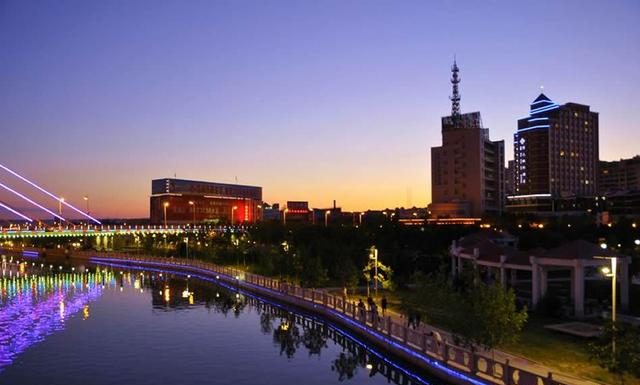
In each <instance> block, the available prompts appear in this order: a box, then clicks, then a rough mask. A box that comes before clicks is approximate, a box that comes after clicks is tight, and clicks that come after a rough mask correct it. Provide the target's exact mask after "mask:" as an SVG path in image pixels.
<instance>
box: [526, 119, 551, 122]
mask: <svg viewBox="0 0 640 385" xmlns="http://www.w3.org/2000/svg"><path fill="white" fill-rule="evenodd" d="M541 120H549V118H533V119H529V121H530V122H538V121H541Z"/></svg>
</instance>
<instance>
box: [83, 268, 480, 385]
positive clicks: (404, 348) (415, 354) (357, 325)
mask: <svg viewBox="0 0 640 385" xmlns="http://www.w3.org/2000/svg"><path fill="white" fill-rule="evenodd" d="M90 261H91V262H93V263H96V264H102V265H107V266H114V267H122V268H130V269H136V270H150V271H154V270H156V271H158V272H171V273H174V274H176V275H181V276H187V275H188V274H187V273H185V272H181V271H179V270H177V271H176V270H164V271H160V270H158V269H152V268H145V267H143V266H132V265H129V264H122V262H129V263H138V264H141V265H144V264H152V265H157V266H163V267H165V268H176V267H180V268H186V269H189V270H193V271H199V272H202V273H203V274H217V275H219V276H221V277H226V279H228V280H231V281H237V280H236V279H235V277H231V276H229V275H226V274H221V273H216V272H214V271H211V270H207V269H202V268H199V267H195V266H188V265H183V266H176V265H174V264H169V263H163V262H152V261H126V260H122V259H118V258H104V257H93V258H90ZM102 261H115V262H120V263H119V264H118V263H110V262H102ZM191 277H192V278H198V279H202V280H204V281H208V282H212V283H215V284H217V285H220V286H222V287H225V288H227V289H231V290H234V291H237V292H239V293H242V294H243V295H247V296H249V297H252V298H256V299H259V300H261V301H264V302H266V303H269V304H273V305H274V306H277V307H280V308H283V309H287V307H286V306H284V305H281V304H277V303H273V302H271V301H269V300H266V299H263V297H260V296H257V295H254V294H252V293H248V292H246V291H244V290H242V289H240V287H239V286H238V287H233V286H230V285H227V284H224V283H223V282H221V281H220V280H216V279H212V278H210V277H207V276H202V275H199V274H191ZM242 284H243V285H246V286H250V287H254V288H256V289H258V290H264V291H267V292H269V293H273V294H274V295H277V296H279V297H282V296H283V295H284V294H283V293H281V292H279V291H276V290H272V289H269V288H267V287H264V286H258V285H254V284H252V283H249V282H246V281H243V282H242ZM295 298H297V297H295ZM313 306H314V307H317V305H316V304H313ZM323 309H324V311H326V312H328V313H331V314H332V315H334V316H336V317H338V318H340V319H341V320H343V321H344V322H346V323H348V324H349V325H352V326H353V327H355V328H357V329H360V330H362V331H363V332H365V333H367V334H369V335H371V336H373V337H375V338H377V339H378V340H381V341H383V342H385V343H387V344H389V345H391V346H393V347H395V348H396V349H399V350H402V351H403V352H405V353H407V354H409V355H411V356H413V357H415V358H417V359H419V360H421V361H423V362H425V363H426V364H427V365H429V366H431V367H433V368H435V369H438V370H441V371H443V372H445V373H446V374H447V375H450V376H453V377H456V378H459V379H461V380H463V381H467V382H470V383H472V384H475V385H487V383H485V382H482V381H479V380H477V379H475V378H473V377H470V376H468V375H466V374H464V373H461V372H458V371H455V370H453V369H451V368H448V367H447V366H445V365H444V364H442V363H441V362H439V361H436V360H434V359H431V358H429V357H428V356H425V355H424V354H421V353H418V352H416V351H415V350H413V349H411V348H409V347H407V346H404V345H402V344H399V343H397V342H395V341H393V340H392V339H390V338H388V337H386V336H385V335H383V334H380V333H378V332H376V331H374V330H372V329H369V328H368V327H366V326H365V325H362V324H360V323H359V322H356V321H354V320H352V319H351V318H349V317H347V316H345V315H344V314H343V313H341V312H338V311H335V310H333V309H331V308H328V307H323ZM294 312H297V313H300V311H298V310H295V311H294ZM316 319H317V318H316ZM321 321H322V322H327V320H324V319H321ZM334 327H335V326H334ZM335 328H336V330H339V331H342V329H340V328H338V327H335ZM344 334H345V335H347V336H350V337H352V338H354V339H355V337H353V336H352V335H351V334H349V333H347V332H344ZM385 361H386V362H389V363H390V364H392V363H391V362H390V361H387V360H386V359H385ZM392 365H393V366H394V367H396V368H397V369H399V370H402V371H403V372H404V373H405V374H407V375H409V376H411V377H414V378H416V379H420V382H422V383H425V384H428V382H426V381H424V380H422V379H421V378H420V377H418V376H417V375H416V374H413V373H411V372H409V371H406V370H405V369H402V368H400V367H398V366H397V365H396V364H392Z"/></svg>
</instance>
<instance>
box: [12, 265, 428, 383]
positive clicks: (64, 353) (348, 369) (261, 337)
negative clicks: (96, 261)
mask: <svg viewBox="0 0 640 385" xmlns="http://www.w3.org/2000/svg"><path fill="white" fill-rule="evenodd" d="M2 267H3V276H2V279H1V281H0V289H1V293H0V384H12V385H14V384H16V385H17V384H20V385H31V384H34V385H36V384H37V385H41V384H48V385H56V384H61V385H62V384H65V385H67V384H92V385H101V384H136V385H145V384H234V385H244V384H247V385H254V384H305V385H314V384H338V383H344V384H354V385H356V384H371V385H374V384H387V383H396V384H427V383H430V384H438V383H440V384H441V382H438V381H436V380H434V379H433V378H430V377H428V376H426V375H425V374H424V373H420V372H419V371H417V370H415V368H411V367H410V366H409V365H407V364H406V363H403V362H401V361H399V360H396V359H394V358H392V357H387V356H386V355H384V354H382V353H381V352H380V351H379V350H377V349H374V348H372V347H371V346H369V345H367V344H365V343H363V342H362V341H360V340H358V339H357V338H355V337H354V336H351V335H350V334H348V333H347V332H345V331H343V330H340V329H339V328H336V327H335V326H334V325H331V324H328V323H326V322H324V321H323V320H321V319H318V318H317V317H314V316H312V315H305V314H302V313H300V312H299V311H294V310H293V309H290V308H287V307H283V306H281V305H280V304H275V303H271V302H270V301H268V300H267V299H264V298H259V297H256V296H254V295H252V294H250V293H244V292H241V291H238V290H236V289H235V288H233V287H221V286H217V285H215V284H213V283H210V282H204V281H200V280H197V279H195V278H193V277H188V276H186V274H182V273H178V272H169V271H159V270H155V271H148V270H128V269H122V268H119V267H109V266H90V267H88V268H87V269H84V267H81V266H73V267H72V266H68V265H67V266H64V267H62V269H60V267H59V266H57V265H48V264H47V263H43V262H42V261H29V262H28V263H24V264H21V265H17V264H16V263H15V262H14V263H8V261H6V262H5V263H4V264H3V266H2Z"/></svg>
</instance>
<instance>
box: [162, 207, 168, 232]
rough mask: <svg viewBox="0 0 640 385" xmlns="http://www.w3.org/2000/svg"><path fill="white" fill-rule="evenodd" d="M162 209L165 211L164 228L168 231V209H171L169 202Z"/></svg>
mask: <svg viewBox="0 0 640 385" xmlns="http://www.w3.org/2000/svg"><path fill="white" fill-rule="evenodd" d="M162 207H163V209H164V227H165V229H166V228H167V207H169V202H164V203H163V204H162Z"/></svg>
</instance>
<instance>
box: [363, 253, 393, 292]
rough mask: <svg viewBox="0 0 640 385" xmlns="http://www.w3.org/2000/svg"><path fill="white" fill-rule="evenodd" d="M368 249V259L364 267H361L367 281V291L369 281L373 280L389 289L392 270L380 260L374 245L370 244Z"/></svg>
mask: <svg viewBox="0 0 640 385" xmlns="http://www.w3.org/2000/svg"><path fill="white" fill-rule="evenodd" d="M370 250H371V253H370V255H369V260H368V262H367V264H366V265H365V267H364V269H362V274H363V275H364V279H365V280H366V281H367V291H368V290H369V283H370V282H371V281H375V282H376V284H377V283H379V284H380V285H381V286H382V288H383V289H391V288H392V285H393V283H392V281H391V276H392V275H393V270H392V269H391V268H390V267H389V266H385V265H383V264H382V262H380V259H379V258H378V256H377V250H376V249H375V247H373V246H372V247H371V249H370ZM376 273H377V275H376Z"/></svg>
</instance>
